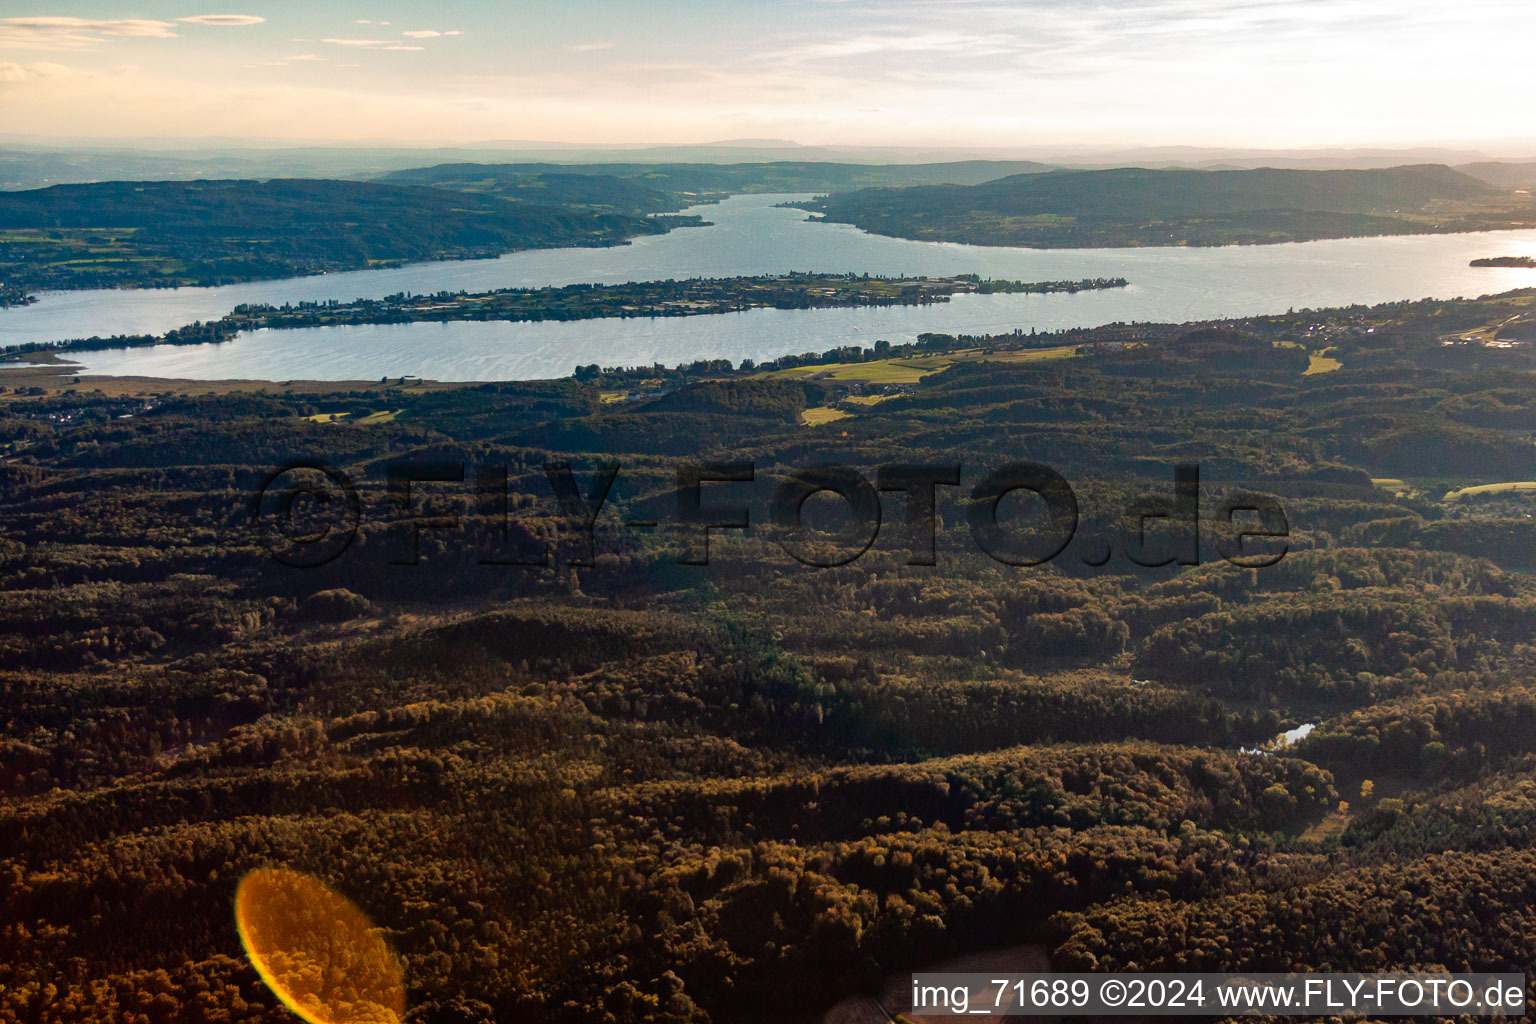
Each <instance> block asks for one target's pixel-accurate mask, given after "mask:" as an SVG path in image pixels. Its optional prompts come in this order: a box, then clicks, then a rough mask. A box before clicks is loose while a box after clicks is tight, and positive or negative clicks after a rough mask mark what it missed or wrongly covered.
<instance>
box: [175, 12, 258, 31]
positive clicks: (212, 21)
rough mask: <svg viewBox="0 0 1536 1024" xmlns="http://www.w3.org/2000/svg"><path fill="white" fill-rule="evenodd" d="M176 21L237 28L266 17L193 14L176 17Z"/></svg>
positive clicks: (256, 22) (253, 23) (252, 23)
mask: <svg viewBox="0 0 1536 1024" xmlns="http://www.w3.org/2000/svg"><path fill="white" fill-rule="evenodd" d="M176 20H177V21H185V22H189V23H191V24H193V25H217V26H219V27H221V28H238V27H241V26H244V25H260V24H261V23H262V22H264V21H266V20H267V19H266V18H260V17H257V16H256V15H254V14H194V15H192V16H191V17H187V18H177V19H176Z"/></svg>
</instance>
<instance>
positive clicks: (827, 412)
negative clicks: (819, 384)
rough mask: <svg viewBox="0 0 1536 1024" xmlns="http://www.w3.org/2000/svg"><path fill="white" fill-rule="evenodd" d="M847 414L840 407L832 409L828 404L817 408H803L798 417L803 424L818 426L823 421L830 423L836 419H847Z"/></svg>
mask: <svg viewBox="0 0 1536 1024" xmlns="http://www.w3.org/2000/svg"><path fill="white" fill-rule="evenodd" d="M848 415H849V414H848V413H846V412H844V411H843V410H841V409H833V408H832V407H830V406H823V407H822V408H819V409H807V410H805V412H803V413H801V414H800V418H801V419H802V420H804V421H805V425H806V426H808V427H819V426H821V425H822V424H823V423H832V422H834V421H836V420H844V419H847V418H848Z"/></svg>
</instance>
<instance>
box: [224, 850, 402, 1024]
mask: <svg viewBox="0 0 1536 1024" xmlns="http://www.w3.org/2000/svg"><path fill="white" fill-rule="evenodd" d="M235 924H236V926H237V927H238V928H239V930H240V941H241V943H242V944H244V946H245V952H246V955H247V956H249V957H250V958H251V963H252V964H253V965H254V966H255V967H256V971H257V973H258V974H260V975H261V980H262V981H265V982H266V983H267V986H268V987H269V988H271V989H272V991H273V992H274V993H276V994H277V997H278V998H279V999H281V1000H282V1001H283V1005H284V1006H286V1007H288V1009H290V1010H292V1011H293V1012H294V1013H296V1014H298V1015H299V1016H300V1017H302V1018H304V1019H305V1020H306V1021H309V1022H310V1024H398V1022H399V1021H400V1018H401V1017H403V1016H404V1015H405V980H404V975H403V972H402V971H401V969H400V961H399V960H398V959H396V957H395V954H394V952H393V951H392V950H390V948H389V945H388V944H387V943H386V942H385V941H384V939H383V937H382V936H381V935H379V933H378V931H377V930H376V929H375V928H374V927H373V923H372V922H371V921H369V920H368V917H367V915H365V914H364V913H363V912H362V911H361V910H359V909H358V908H357V907H356V906H354V905H353V904H352V902H351V901H349V900H348V899H346V898H345V897H344V896H341V895H340V894H339V893H337V892H335V891H334V890H332V889H331V888H330V887H328V886H326V885H325V884H324V883H322V882H319V881H317V880H316V879H313V878H311V877H309V876H308V875H304V874H300V873H299V872H297V871H288V870H285V869H282V868H258V869H257V870H255V871H252V872H251V873H250V874H248V875H246V876H245V877H244V878H243V879H241V880H240V887H239V888H238V889H236V890H235Z"/></svg>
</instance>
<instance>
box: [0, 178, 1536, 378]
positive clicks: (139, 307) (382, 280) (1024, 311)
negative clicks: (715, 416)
mask: <svg viewBox="0 0 1536 1024" xmlns="http://www.w3.org/2000/svg"><path fill="white" fill-rule="evenodd" d="M786 198H792V197H785V196H737V197H734V198H732V199H729V200H727V201H725V202H723V203H721V204H719V205H716V206H703V207H698V208H696V209H694V210H691V211H689V212H692V213H699V214H702V215H703V216H704V217H705V218H706V219H708V220H711V221H713V222H714V226H712V227H707V228H684V229H679V230H676V231H673V232H671V233H670V234H667V235H660V236H652V237H647V238H641V239H637V240H635V241H634V242H633V243H632V244H630V245H625V246H617V247H614V248H610V249H544V250H530V251H527V252H518V253H512V254H510V255H507V256H503V257H501V258H500V259H494V260H467V261H448V262H441V263H421V264H414V265H411V266H408V267H399V268H396V269H392V270H368V271H356V272H350V273H343V274H326V275H321V276H318V277H306V278H290V279H285V280H281V281H257V282H251V283H247V284H240V285H230V286H226V287H222V288H178V289H160V290H155V289H146V290H106V291H87V292H54V293H49V294H46V295H44V296H42V298H41V300H40V301H39V302H37V303H36V304H34V305H31V306H25V307H19V308H14V309H6V310H0V346H3V345H11V344H19V343H23V342H33V341H54V340H60V339H65V338H77V337H88V336H90V335H111V334H131V333H159V332H162V331H165V330H168V329H170V328H172V327H179V326H181V325H182V324H186V323H190V322H192V321H194V320H210V319H217V318H218V317H220V316H222V315H224V314H225V313H227V312H229V311H230V310H231V309H232V308H234V306H235V305H237V304H238V303H241V302H269V303H283V302H298V301H303V300H321V299H343V300H345V299H354V298H363V297H372V298H378V297H382V296H384V295H389V294H392V293H394V292H401V291H408V292H417V293H422V292H434V291H440V290H450V291H457V290H460V289H464V290H468V291H483V290H488V289H492V288H506V287H534V286H544V285H561V284H571V283H580V282H605V283H621V282H625V281H641V280H658V279H665V278H686V277H725V276H733V275H742V274H776V273H784V272H786V271H790V270H805V271H823V272H844V271H854V272H858V273H866V272H867V273H870V274H877V275H896V274H907V275H925V274H926V275H947V274H957V273H977V274H981V275H982V276H984V277H997V278H1013V279H1019V280H1026V281H1042V280H1060V279H1078V278H1084V277H1124V278H1127V279H1128V280H1129V281H1130V282H1131V285H1130V287H1129V288H1124V289H1115V290H1110V291H1098V292H1080V293H1078V294H1076V295H1068V294H1053V295H961V296H956V297H955V299H954V300H953V301H951V302H949V303H942V304H937V305H932V306H896V307H883V308H866V309H819V310H752V311H749V312H745V313H728V314H721V315H714V316H696V317H673V318H656V319H652V318H637V319H601V320H581V321H574V322H564V323H504V322H495V323H467V322H464V323H447V324H428V323H421V324H397V325H382V326H359V327H321V328H308V329H302V330H283V331H253V332H249V333H247V334H242V335H241V336H239V337H237V338H235V339H234V340H232V341H227V342H224V343H222V344H216V345H213V344H211V345H195V346H170V345H167V346H160V347H156V348H152V349H126V350H114V351H104V352H88V353H79V354H77V355H75V356H73V357H72V358H77V359H79V360H81V361H82V362H83V363H84V364H85V371H84V372H88V373H105V374H114V375H138V376H152V377H185V378H195V379H218V378H254V379H263V380H289V379H314V380H368V379H373V378H378V377H381V376H385V375H389V376H399V375H402V374H411V375H416V376H421V377H428V378H436V379H439V380H497V379H516V378H533V377H554V376H561V375H564V374H567V373H569V372H570V371H571V370H572V369H573V368H574V367H575V366H577V365H579V364H583V363H601V364H603V365H605V366H611V365H648V364H650V363H654V362H661V363H667V364H675V363H679V362H687V361H691V360H694V359H713V358H727V359H732V360H738V361H739V360H741V359H743V358H747V357H750V358H753V359H758V360H762V359H770V358H773V357H776V356H780V355H786V354H790V353H800V352H811V351H815V352H820V351H823V350H825V349H828V348H832V347H834V346H838V345H845V344H861V345H872V344H873V343H874V342H875V340H876V339H879V338H885V339H887V340H889V341H892V342H902V341H910V340H913V339H915V338H916V336H917V335H918V334H919V333H921V332H923V331H943V332H948V333H952V334H961V333H964V334H979V333H1002V332H1006V331H1011V330H1014V329H1016V328H1017V329H1021V330H1024V331H1026V332H1028V331H1029V330H1031V329H1035V330H1042V331H1044V330H1054V329H1059V328H1064V327H1088V326H1095V325H1098V324H1104V323H1112V322H1116V321H1132V320H1140V321H1164V322H1179V321H1185V320H1205V319H1213V318H1219V317H1228V316H1244V315H1252V314H1260V313H1276V312H1284V311H1285V310H1287V309H1291V308H1295V309H1302V308H1307V307H1311V308H1319V307H1323V306H1340V305H1349V304H1351V303H1376V302H1386V301H1391V300H1396V299H1416V298H1424V297H1430V296H1433V297H1441V298H1450V297H1454V296H1458V295H1461V296H1469V297H1470V296H1476V295H1482V294H1488V293H1491V292H1498V291H1503V290H1506V289H1509V288H1518V287H1524V286H1536V270H1525V269H1492V268H1474V267H1469V266H1468V265H1467V264H1468V262H1469V261H1470V260H1472V259H1474V258H1477V257H1481V256H1503V255H1510V256H1536V231H1499V232H1485V233H1479V234H1464V235H1414V236H1406V237H1392V238H1347V239H1332V240H1327V241H1320V242H1304V243H1299V244H1289V245H1265V246H1231V247H1225V248H1216V249H1181V248H1167V249H1010V248H997V247H991V246H969V245H955V244H948V243H933V242H912V241H906V240H903V239H896V238H883V237H880V236H876V235H867V234H864V233H863V232H861V231H859V230H857V229H856V228H853V227H850V226H847V225H840V224H819V223H813V222H809V221H807V220H806V215H805V214H804V213H803V212H802V211H799V210H791V209H779V208H777V206H776V204H778V203H780V202H783V201H784V200H785V199H786Z"/></svg>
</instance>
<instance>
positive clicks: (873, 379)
mask: <svg viewBox="0 0 1536 1024" xmlns="http://www.w3.org/2000/svg"><path fill="white" fill-rule="evenodd" d="M1073 352H1074V346H1072V345H1059V346H1056V347H1055V348H1034V349H1022V350H1018V351H1013V352H991V353H988V352H986V351H985V350H983V349H979V348H973V349H963V350H961V351H958V352H946V353H944V354H943V355H935V356H916V357H911V356H909V357H902V358H898V359H875V360H871V361H870V362H867V363H821V364H819V365H816V366H795V367H791V368H789V369H787V370H773V371H770V372H769V373H767V374H765V376H768V377H790V378H799V379H804V378H809V377H814V378H817V379H819V380H848V381H863V382H865V383H869V384H916V383H917V382H918V381H920V380H922V379H923V378H924V377H926V376H928V375H929V374H933V373H938V372H939V371H940V370H943V369H945V368H947V367H950V366H953V365H954V364H956V363H976V362H994V363H1030V362H1034V361H1036V360H1039V359H1065V358H1069V357H1071V356H1072V354H1073Z"/></svg>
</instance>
